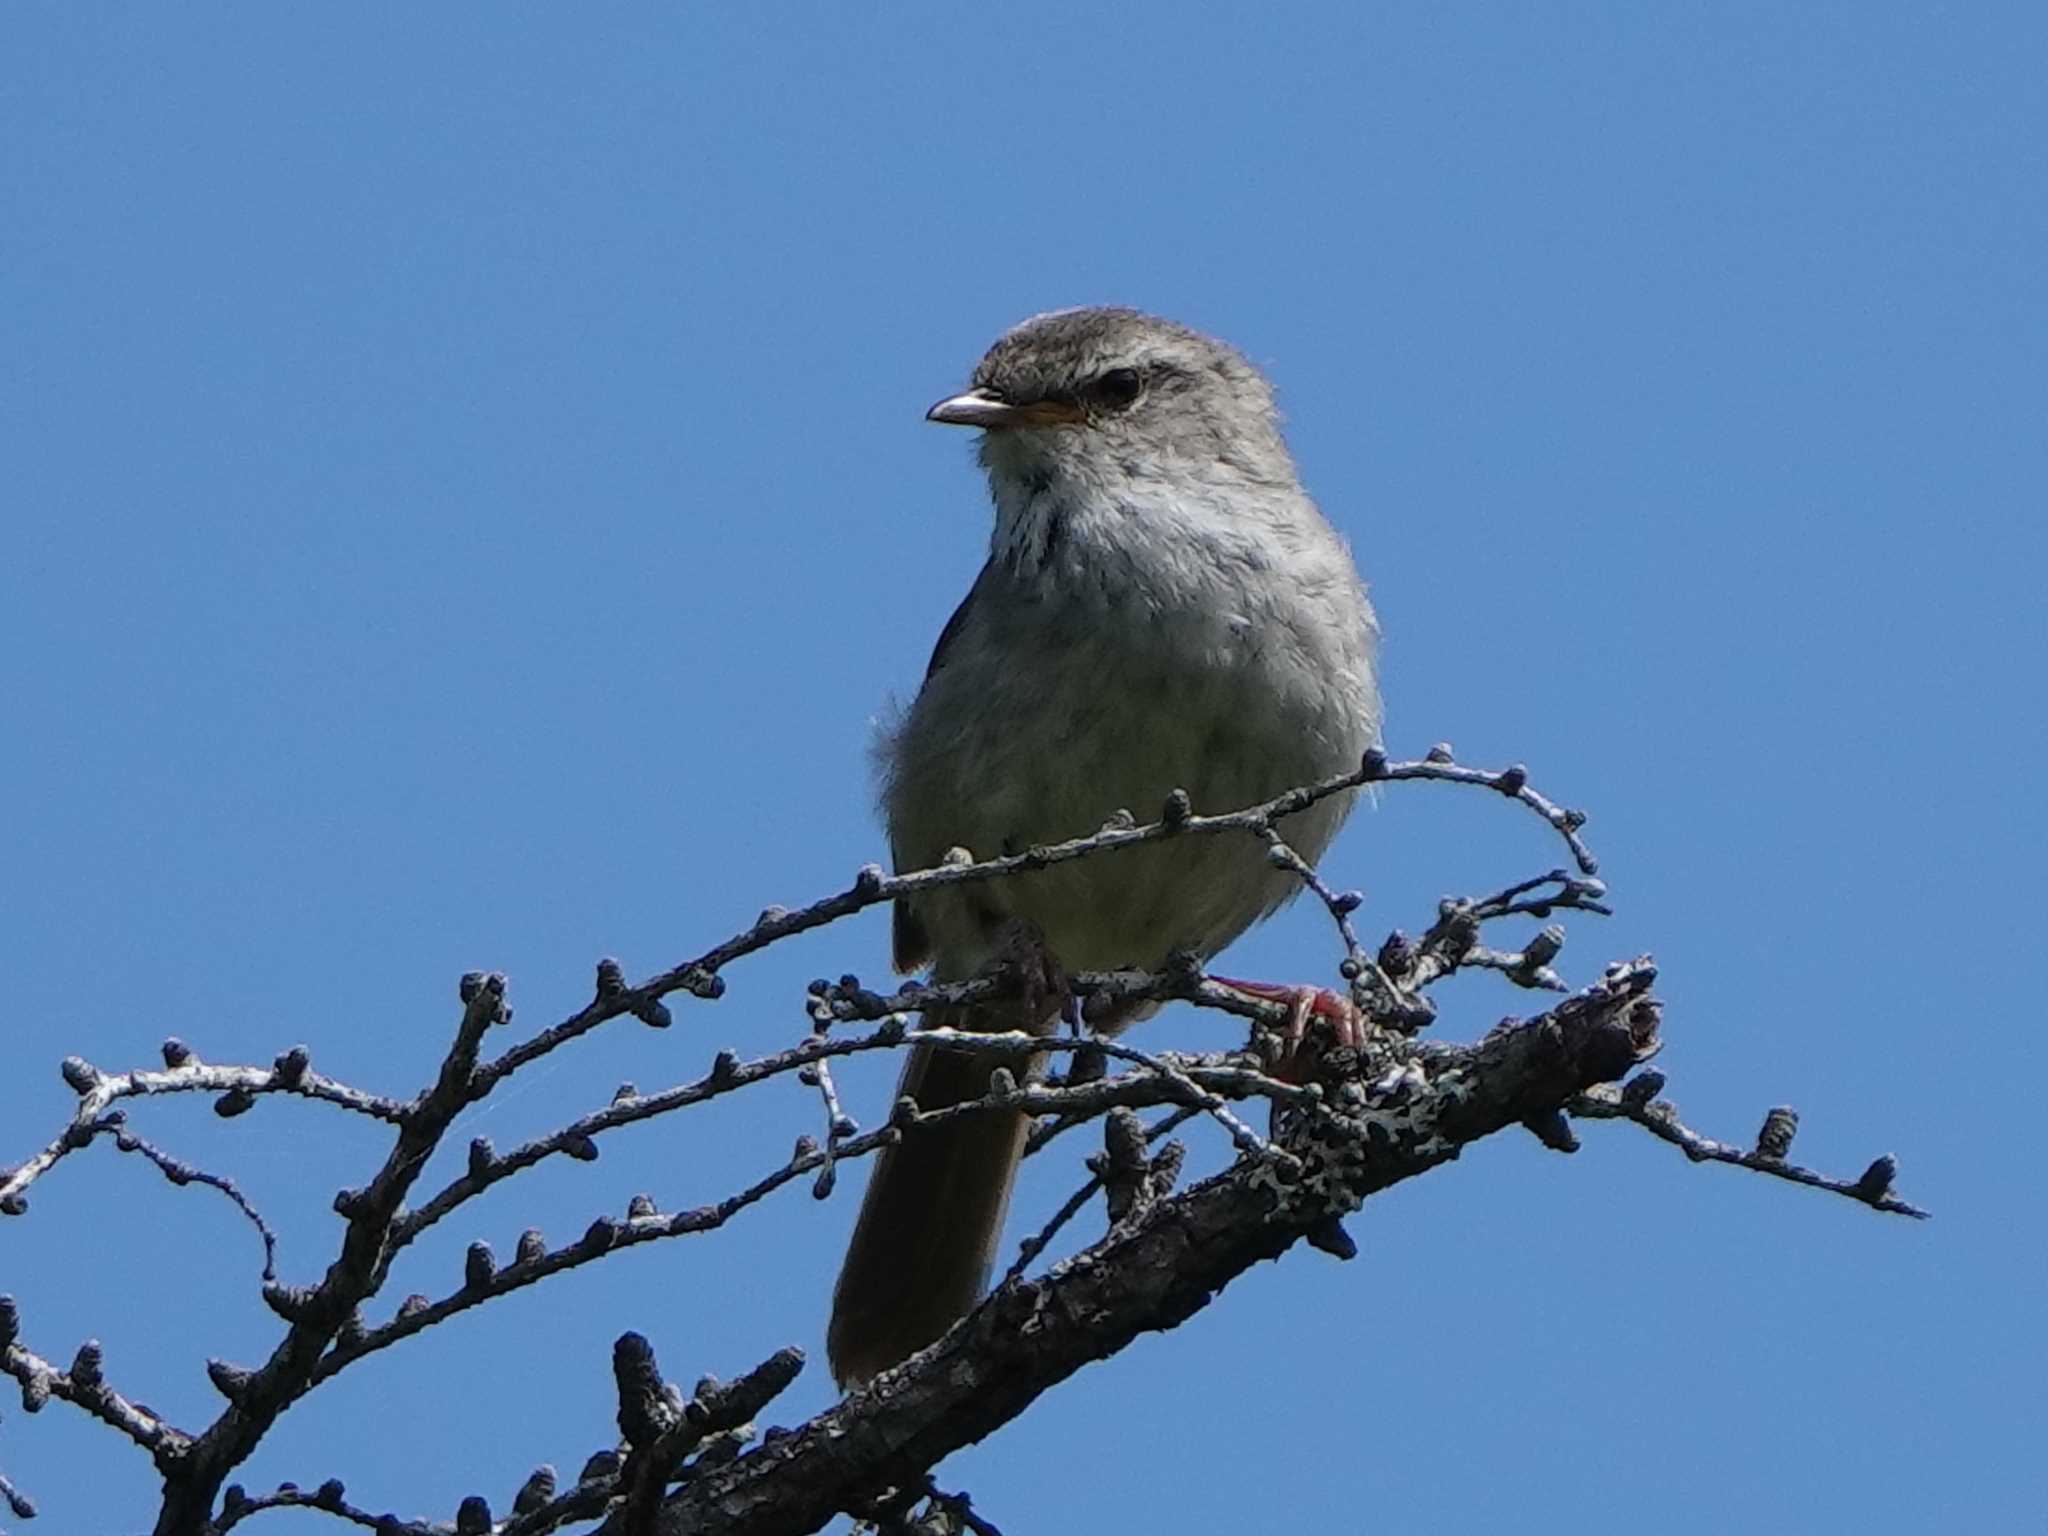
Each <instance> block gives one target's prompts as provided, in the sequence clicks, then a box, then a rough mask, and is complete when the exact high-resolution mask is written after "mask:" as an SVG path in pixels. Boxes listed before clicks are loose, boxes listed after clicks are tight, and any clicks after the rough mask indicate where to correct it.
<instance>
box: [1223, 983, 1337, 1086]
mask: <svg viewBox="0 0 2048 1536" xmlns="http://www.w3.org/2000/svg"><path fill="white" fill-rule="evenodd" d="M1211 980H1213V981H1214V982H1215V983H1216V984H1217V985H1218V986H1221V987H1228V988H1229V989H1230V990H1231V991H1233V992H1236V993H1238V994H1239V995H1240V996H1243V997H1247V998H1250V999H1252V1000H1254V1001H1256V1002H1262V1003H1283V1004H1285V1005H1286V1007H1287V1020H1286V1022H1285V1023H1284V1024H1282V1025H1281V1027H1280V1059H1279V1061H1278V1062H1277V1063H1276V1064H1275V1065H1276V1068H1277V1070H1278V1075H1279V1076H1281V1077H1285V1078H1290V1079H1294V1078H1302V1079H1306V1078H1308V1077H1312V1076H1314V1075H1315V1073H1314V1066H1315V1059H1314V1058H1315V1057H1316V1055H1317V1051H1316V1049H1315V1048H1314V1047H1312V1046H1311V1045H1310V1044H1309V1026H1310V1025H1311V1024H1322V1025H1323V1026H1325V1028H1326V1029H1327V1030H1328V1032H1329V1037H1330V1038H1329V1043H1330V1045H1331V1046H1332V1047H1335V1048H1340V1049H1343V1050H1351V1051H1356V1050H1359V1049H1362V1048H1363V1047H1364V1045H1365V1037H1366V1028H1365V1016H1364V1015H1363V1014H1362V1013H1360V1012H1359V1010H1358V1005H1357V1004H1356V1003H1354V1002H1352V1001H1351V999H1350V997H1348V996H1347V995H1346V994H1344V993H1342V992H1334V991H1332V990H1331V989H1330V988H1328V987H1311V986H1306V985H1291V984H1289V983H1286V982H1272V981H1235V980H1232V979H1231V978H1230V977H1228V976H1216V977H1212V978H1211Z"/></svg>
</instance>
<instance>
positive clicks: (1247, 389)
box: [925, 308, 1294, 483]
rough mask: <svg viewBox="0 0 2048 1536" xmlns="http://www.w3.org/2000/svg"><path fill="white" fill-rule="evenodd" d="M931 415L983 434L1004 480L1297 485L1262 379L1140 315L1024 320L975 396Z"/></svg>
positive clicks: (991, 362)
mask: <svg viewBox="0 0 2048 1536" xmlns="http://www.w3.org/2000/svg"><path fill="white" fill-rule="evenodd" d="M925 414H926V419H927V420H930V421H936V422H942V423H945V424H947V425H949V426H960V427H980V428H982V429H984V431H985V433H986V436H985V437H984V438H983V440H982V445H981V459H982V462H983V463H984V464H985V465H986V466H987V467H988V469H989V472H990V473H991V474H992V475H995V476H998V477H1003V476H1009V475H1015V476H1019V477H1022V478H1024V479H1027V480H1032V481H1039V482H1043V481H1046V480H1049V479H1058V478H1062V477H1064V476H1078V477H1080V478H1084V479H1086V480H1089V481H1092V482H1095V483H1101V482H1103V481H1106V480H1118V479H1131V478H1137V477H1142V476H1147V475H1163V476H1165V477H1168V478H1178V477H1179V476H1180V475H1183V474H1215V473H1219V472H1224V473H1235V474H1237V475H1240V476H1243V477H1244V478H1247V479H1251V480H1257V481H1269V480H1270V481H1283V482H1287V481H1292V479H1293V475H1294V469H1293V465H1292V463H1291V462H1290V461H1289V459H1288V457H1287V451H1286V448H1285V447H1284V446H1283V444H1282V442H1281V438H1280V429H1279V418H1278V414H1277V412H1276V411H1275V409H1274V405H1273V392H1272V389H1271V387H1270V386H1269V385H1268V384H1267V383H1266V380H1265V378H1264V377H1263V376H1262V375H1261V374H1260V373H1259V371H1258V370H1257V369H1256V368H1254V367H1253V366H1252V365H1251V364H1250V363H1248V362H1247V361H1245V359H1244V357H1243V356H1242V355H1241V354H1240V353H1238V352H1237V351H1236V350H1235V349H1234V348H1231V347H1228V346H1226V345H1224V344H1223V343H1222V342H1220V341H1216V340H1214V339H1212V338H1210V337H1208V336H1204V335H1202V334H1201V333H1200V332H1199V331H1193V330H1189V329H1188V328H1187V327H1186V326H1184V325H1176V324H1175V323H1174V322H1172V321H1170V320H1160V319H1157V318H1155V317H1153V316H1151V315H1145V314H1140V313H1139V312H1138V311H1136V310H1132V309H1109V308H1091V309H1062V310H1055V311H1053V312H1052V313H1050V314H1044V315H1037V316H1034V317H1033V318H1032V319H1029V320H1026V321H1025V322H1024V323H1023V324H1021V325H1019V326H1017V327H1015V328H1014V329H1013V330H1011V331H1009V332H1008V333H1006V334H1005V335H1004V336H1003V337H1002V338H1001V339H999V340H998V341H997V342H996V344H995V345H994V346H992V347H990V348H989V350H988V353H987V355H986V356H985V357H983V358H982V360H981V362H980V364H979V366H977V367H976V368H975V370H974V379H973V386H972V387H971V388H969V389H968V390H966V391H964V392H963V393H961V394H957V395H951V396H948V397H947V398H946V399H944V400H941V401H940V402H939V403H938V404H937V405H935V406H933V407H932V408H931V409H930V410H929V411H928V412H926V413H925Z"/></svg>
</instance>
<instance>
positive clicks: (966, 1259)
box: [828, 309, 1379, 1381]
mask: <svg viewBox="0 0 2048 1536" xmlns="http://www.w3.org/2000/svg"><path fill="white" fill-rule="evenodd" d="M973 384H974V387H973V388H972V389H971V390H969V391H968V392H966V393H964V394H962V395H958V396H954V397H952V398H951V399H949V400H945V401H941V402H940V404H939V405H937V406H935V407H933V409H932V413H931V414H932V418H933V419H934V420H938V421H944V422H954V423H958V424H962V425H971V426H979V427H982V428H984V429H985V433H984V436H983V439H982V442H981V448H980V457H981V462H982V464H983V465H984V466H985V467H986V469H987V471H988V476H989V486H990V490H991V493H992V496H993V499H994V503H995V514H996V520H995V531H994V534H993V536H992V538H991V540H990V546H989V558H988V563H987V564H986V565H985V566H984V567H983V569H982V571H981V574H980V576H979V577H978V578H977V579H976V581H975V583H974V586H973V588H972V590H971V591H970V592H969V593H968V595H967V598H966V600H965V602H963V603H962V604H961V606H960V609H959V611H958V612H957V613H956V614H955V615H954V616H953V619H952V621H951V622H950V623H949V624H948V625H947V626H946V629H945V632H944V633H943V635H942V636H941V639H940V642H939V645H938V647H937V649H936V651H935V653H934V655H933V657H932V664H931V669H930V671H929V673H928V674H927V676H926V678H925V682H924V686H923V688H922V689H921V690H920V691H919V693H918V695H917V698H916V699H915V701H914V702H913V703H912V704H911V705H910V707H909V709H908V710H907V711H905V712H903V713H902V715H901V716H900V717H899V718H897V719H895V720H893V721H891V722H889V723H888V724H887V725H886V726H885V728H884V731H883V734H882V738H881V740H880V742H879V744H878V746H877V756H878V760H879V763H880V767H881V773H882V809H883V814H884V818H885V820H886V822H887V824H888V829H889V839H890V846H891V850H892V853H893V855H894V858H895V861H896V865H897V867H898V868H899V869H913V868H921V867H924V866H927V865H931V864H936V863H938V862H939V861H940V859H941V858H943V857H944V855H945V853H946V851H947V850H948V849H949V848H952V847H955V846H964V847H966V848H968V849H970V850H972V851H973V852H974V853H975V854H977V855H979V856H984V857H985V856H989V855H993V854H998V853H1002V852H1005V851H1009V850H1014V849H1017V848H1021V847H1024V846H1027V845H1029V844H1032V843H1040V842H1053V841H1058V840H1060V839H1063V838H1068V837H1073V836H1076V835H1079V834H1082V833H1085V832H1088V831H1090V830H1092V829H1093V828H1095V827H1097V826H1099V825H1101V823H1102V821H1103V820H1104V818H1105V817H1106V816H1107V815H1108V814H1109V813H1110V812H1111V811H1113V810H1115V809H1118V808H1125V809H1128V810H1130V811H1132V812H1133V813H1134V814H1136V815H1137V816H1139V817H1140V818H1141V819H1147V818H1150V817H1152V816H1154V815H1156V814H1157V813H1158V811H1159V808H1160V806H1161V804H1162V803H1163V802H1164V800H1165V798H1166V796H1167V795H1168V793H1169V792H1171V791H1172V790H1173V789H1175V788H1177V787H1178V788H1185V789H1186V790H1187V791H1188V793H1189V795H1190V797H1191V798H1192V800H1193V803H1194V804H1195V806H1196V807H1197V808H1198V809H1202V810H1224V809H1234V808H1236V807H1238V806H1241V805H1245V804H1249V803H1252V802H1254V801H1258V800H1261V799H1265V798H1267V797H1269V796H1271V795H1273V794H1275V793H1277V792H1278V791H1280V790H1282V789H1285V788H1287V787H1288V786H1289V785H1293V784H1298V783H1305V782H1308V781H1310V780H1313V779H1317V778H1321V777H1324V776H1326V775H1329V774H1331V773H1335V772H1339V771H1342V770H1344V769H1346V768H1349V767H1352V766H1355V765H1356V764H1357V762H1358V760H1359V757H1360V754H1361V753H1362V752H1363V751H1364V750H1365V749H1366V748H1367V747H1368V746H1370V745H1373V744H1375V743H1377V741H1378V739H1379V695H1378V690H1377V687H1376V684H1375V678H1374V650H1375V643H1376V638H1377V628H1376V625H1375V622H1374V619H1373V615H1372V609H1371V607H1370V605H1369V604H1368V603H1367V601H1366V598H1365V593H1364V590H1363V588H1362V587H1361V585H1360V583H1359V579H1358V575H1357V572H1356V570H1355V569H1354V567H1353V565H1352V562H1351V559H1350V557H1349V554H1348V552H1347V551H1346V549H1345V547H1344V544H1343V541H1342V540H1341V539H1340V538H1339V537H1338V536H1337V534H1336V532H1335V531H1334V530H1333V529H1332V528H1331V527H1330V526H1329V524H1328V523H1327V522H1325V521H1324V520H1323V518H1322V516H1321V514H1320V513H1319V512H1317V510H1316V508H1315V505H1314V503H1313V502H1311V501H1310V500H1309V498H1308V496H1307V494H1306V493H1305V492H1304V491H1303V490H1302V489H1301V486H1300V484H1299V481H1298V480H1297V478H1296V474H1295V469H1294V463H1293V460H1292V458H1291V457H1290V456H1289V454H1288V452H1287V448H1286V444H1285V442H1284V441H1283V440H1282V438H1281V435H1280V429H1279V423H1278V417H1277V415H1276V412H1275V410H1274V406H1273V399H1272V393H1271V390H1270V388H1269V386H1268V385H1267V383H1266V381H1265V379H1264V378H1263V377H1262V376H1261V375H1260V374H1259V372H1258V371H1257V370H1256V369H1255V368H1253V367H1252V366H1251V365H1250V364H1249V363H1248V362H1246V361H1245V360H1244V358H1243V357H1241V356H1240V355H1239V354H1238V353H1237V352H1235V351H1234V350H1232V349H1231V348H1229V347H1227V346H1225V345H1223V344H1222V343H1220V342H1217V341H1214V340H1212V339H1211V338H1209V337H1206V336H1203V335H1201V334H1199V333H1198V332H1195V331H1191V330H1188V329H1187V328H1185V327H1183V326H1179V325H1175V324H1172V323H1171V322H1168V321H1164V320H1158V319H1155V318H1152V317H1150V316H1146V315H1141V314H1138V313H1136V312H1134V311H1131V310H1123V309H1077V310H1065V311H1060V312H1057V313H1054V314H1050V315H1042V316H1039V317H1037V318H1035V319H1032V320H1027V321H1025V322H1024V323H1023V324H1022V325H1020V326H1018V327H1016V328H1015V329H1014V330H1012V331H1010V332H1009V333H1008V334H1007V335H1005V336H1004V337H1002V338H1001V339H1000V340H999V341H998V342H997V343H996V344H995V345H994V347H992V348H991V349H990V350H989V352H988V354H987V356H986V357H984V358H983V359H982V362H981V364H980V366H979V367H978V368H977V369H976V370H975V373H974V381H973ZM1349 808H1350V801H1349V797H1339V798H1334V799H1331V800H1326V801H1323V802H1321V803H1320V804H1319V805H1317V806H1315V807H1313V808H1311V809H1310V810H1308V811H1306V812H1303V813H1301V814H1299V815H1297V816H1296V817H1294V818H1292V819H1291V821H1290V822H1289V823H1288V825H1287V827H1286V834H1287V837H1288V840H1289V842H1290V843H1292V844H1293V846H1294V847H1295V848H1297V849H1298V850H1299V851H1300V852H1301V853H1302V854H1303V855H1304V856H1306V857H1308V858H1310V859H1314V858H1317V857H1319V856H1320V855H1321V853H1322V852H1323V850H1324V849H1325V848H1326V847H1327V846H1328V845H1329V842H1330V839H1331V838H1332V837H1333V836H1334V835H1335V833H1336V830H1337V827H1338V825H1339V824H1340V823H1341V821H1342V820H1343V818H1344V816H1345V814H1346V813H1347V812H1348V810H1349ZM1296 888H1297V882H1295V881H1294V880H1293V878H1292V877H1291V876H1289V875H1287V874H1286V873H1284V872H1283V871H1279V870H1276V869H1274V868H1273V867H1272V866H1271V865H1270V864H1269V863H1268V862H1267V860H1266V858H1265V850H1264V848H1263V846H1262V845H1260V844H1259V843H1257V842H1256V841H1254V840H1252V839H1249V838H1245V839H1234V838H1190V839H1187V840H1185V841H1175V842H1167V843H1161V844H1155V845H1151V846H1149V847H1146V848H1142V849H1137V850H1133V851H1130V852H1127V853H1119V854H1116V855H1114V856H1110V857H1103V858H1096V859H1085V860H1080V861H1077V862H1074V863H1069V864H1064V865H1060V866H1057V867H1055V868H1053V869H1049V870H1044V871H1039V872H1036V873H1033V874H1031V875H1028V876H1024V877H1021V878H1018V879H1013V880H1007V881H1001V882H995V883H987V884H978V885H968V886H954V887H945V888H942V889H938V890H934V891H931V892H928V893H926V894H925V895H923V896H921V897H918V898H915V899H914V900H913V901H910V902H907V903H904V904H902V905H901V906H900V907H899V910H898V912H897V914H896V961H897V964H898V966H899V967H901V968H904V969H911V968H914V967H916V966H918V965H920V964H924V963H926V962H929V963H930V965H931V967H932V970H933V974H934V976H935V977H937V978H938V979H940V980H960V979H964V978H966V977H969V976H971V975H973V974H974V973H975V972H976V971H977V970H978V969H980V968H981V967H982V966H983V965H984V964H985V963H986V962H987V961H988V959H989V957H990V954H991V948H992V944H993V942H994V939H995V936H996V934H997V932H998V931H999V930H1000V929H1001V928H1002V926H1003V924H1004V922H1005V921H1006V920H1007V919H1010V918H1012V917H1019V918H1025V919H1028V920H1030V921H1031V922H1032V923H1034V924H1036V925H1037V927H1038V928H1039V929H1040V930H1041V931H1042V932H1043V934H1044V936H1045V940H1046V943H1047V946H1048V947H1049V948H1050V950H1051V952H1052V954H1053V955H1054V956H1055V957H1056V958H1057V959H1058V960H1059V961H1060V962H1061V963H1062V964H1063V965H1064V966H1066V967H1067V968H1068V969H1070V970H1087V969H1102V968H1110V967H1118V966H1156V965H1158V964H1159V963H1160V962H1161V961H1162V960H1164V959H1165V958H1166V957H1167V955H1169V954H1170V953H1171V952H1173V951H1174V950H1177V949H1190V950H1193V951H1195V952H1196V953H1197V954H1200V955H1202V956H1204V957H1207V956H1210V955H1213V954H1215V953H1216V952H1217V951H1219V950H1220V949H1222V948H1223V947H1224V946H1225V945H1226V944H1228V943H1229V942H1230V941H1231V940H1232V939H1234V938H1236V937H1237V936H1238V934H1240V933H1242V932H1243V931H1244V930H1245V929H1246V928H1247V927H1249V926H1250V925H1251V924H1252V923H1254V922H1255V921H1257V920H1258V919H1259V918H1260V917H1262V916H1264V915H1265V914H1266V913H1268V912H1270V911H1271V910H1272V909H1273V908H1274V907H1276V906H1278V905H1279V904H1280V903H1281V902H1283V901H1285V900H1287V899H1288V898H1289V897H1290V896H1291V895H1293V894H1294V892H1295V890H1296ZM961 1022H969V1021H961ZM1006 1022H1008V1023H1009V1024H1011V1025H1014V1024H1015V1023H1016V1022H1017V1021H1015V1020H1014V1019H1013V1020H1009V1021H1006ZM1030 1022H1038V1021H1030ZM1118 1022H1119V1023H1120V1024H1121V1023H1128V1022H1129V1020H1127V1019H1126V1020H1121V1021H1118ZM994 1064H995V1063H992V1062H990V1061H987V1060H982V1059H970V1058H959V1057H954V1058H950V1059H941V1058H939V1057H938V1055H937V1054H936V1053H933V1052H930V1051H918V1052H914V1053H913V1055H912V1059H911V1061H910V1063H909V1065H908V1067H907V1068H906V1071H905V1074H904V1087H903V1090H902V1091H905V1092H912V1093H914V1094H915V1096H916V1097H917V1098H918V1100H919V1102H920V1103H922V1104H926V1105H927V1106H928V1107H930V1106H934V1105H936V1104H939V1103H948V1102H958V1101H959V1100H961V1099H965V1098H971V1097H977V1096H979V1094H980V1093H981V1092H982V1091H983V1089H984V1087H985V1084H986V1081H987V1074H988V1071H989V1070H990V1068H991V1066H992V1065H994ZM1007 1064H1008V1065H1010V1066H1011V1067H1012V1068H1013V1070H1014V1069H1015V1068H1016V1067H1017V1066H1018V1065H1019V1064H1018V1063H1016V1062H1015V1061H1011V1062H1009V1063H1007ZM1024 1129H1025V1128H1024V1126H1023V1124H1022V1122H1021V1119H1020V1118H1019V1117H1010V1118H1009V1119H1008V1120H1007V1121H1005V1120H1004V1119H1003V1117H999V1116H977V1117H970V1119H969V1120H968V1121H966V1122H963V1123H962V1124H960V1125H959V1126H958V1127H957V1128H954V1129H949V1130H943V1131H933V1132H926V1133H921V1134H919V1135H916V1136H914V1137H912V1138H911V1139H909V1140H908V1141H906V1142H905V1143H904V1144H903V1145H901V1146H900V1147H898V1148H896V1149H893V1150H891V1151H889V1152H887V1153H885V1154H884V1155H883V1157H882V1158H881V1159H880V1161H879V1162H878V1165H877V1167H876V1170H875V1173H874V1175H873V1178H872V1180H871V1183H870V1187H869V1191H868V1195H867V1198H866V1201H865V1203H864V1204H863V1207H862V1211H861V1217H860V1221H859V1223H858V1225H857V1227H856V1229H855V1234H854V1239H853V1242H852V1245H851V1247H850V1249H849V1252H848V1256H847V1261H846V1264H845V1266H844V1268H843V1270H842V1272H841V1276H840V1281H839V1286H838V1289H837V1292H836V1293H835V1297H834V1309H833V1320H832V1326H831V1329H830V1332H829V1334H828V1346H829V1351H830V1354H831V1357H832V1364H833V1369H834V1372H835V1374H837V1375H838V1377H839V1378H840V1379H841V1380H842V1381H859V1380H864V1379H866V1378H867V1377H868V1376H870V1375H872V1374H873V1373H874V1372H875V1371H878V1370H881V1369H883V1368H885V1367H887V1366H888V1365H890V1364H893V1363H895V1361H896V1360H898V1359H900V1358H902V1357H903V1356H904V1355H907V1354H909V1353H911V1352H912V1351H914V1350H915V1349H917V1348H919V1347H921V1346H922V1345H923V1344H925V1343H928V1342H930V1340H931V1339H933V1338H935V1337H936V1336H937V1335H938V1333H940V1332H942V1331H943V1330H944V1328H945V1327H946V1326H947V1325H948V1324H949V1323H950V1322H952V1321H953V1319H954V1318H955V1317H957V1316H959V1315H960V1314H961V1313H962V1312H964V1311H965V1310H967V1308H968V1307H970V1306H971V1305H972V1303H973V1301H974V1299H975V1297H976V1296H977V1295H978V1294H979V1292H980V1290H981V1289H982V1287H983V1286H984V1285H985V1284H986V1277H987V1273H988V1270H989V1267H990V1264H991V1262H992V1260H993V1257H994V1252H995V1248H996V1245H997V1243H998V1242H999V1240H1000V1237H1001V1226H1002V1219H1003V1213H1004V1208H1005V1206H1006V1204H1007V1200H1008V1191H1009V1186H1010V1182H1011V1180H1012V1178H1013V1177H1014V1173H1015V1165H1016V1160H1017V1156H1018V1153H1019V1151H1020V1150H1021V1146H1022V1137H1023V1132H1024Z"/></svg>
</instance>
